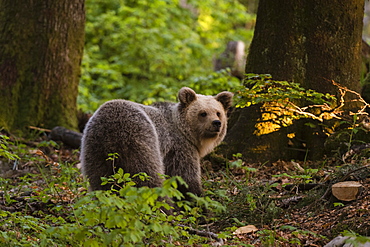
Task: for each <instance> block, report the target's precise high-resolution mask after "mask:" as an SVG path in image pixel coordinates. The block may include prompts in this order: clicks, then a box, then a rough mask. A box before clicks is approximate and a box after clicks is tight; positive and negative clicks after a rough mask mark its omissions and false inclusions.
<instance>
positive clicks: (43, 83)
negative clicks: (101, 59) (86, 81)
mask: <svg viewBox="0 0 370 247" xmlns="http://www.w3.org/2000/svg"><path fill="white" fill-rule="evenodd" d="M84 23H85V12H84V0H61V1H54V0H45V1H28V0H27V1H9V0H1V1H0V88H1V90H0V98H1V100H0V127H5V129H7V130H11V131H12V130H20V131H24V130H25V127H27V126H30V125H33V126H38V127H47V128H51V127H54V126H56V125H62V126H65V127H68V128H76V127H77V117H76V115H77V114H76V109H77V106H76V98H77V94H78V91H77V90H78V81H79V75H80V62H81V58H82V52H83V46H84Z"/></svg>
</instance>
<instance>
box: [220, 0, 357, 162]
mask: <svg viewBox="0 0 370 247" xmlns="http://www.w3.org/2000/svg"><path fill="white" fill-rule="evenodd" d="M363 6H364V1H363V0H354V1H341V0H333V1H325V0H311V1H304V0H288V1H281V0H280V1H277V0H273V1H269V0H260V2H259V7H258V12H257V22H256V27H255V31H254V38H253V41H252V43H251V46H250V50H249V54H248V58H247V64H246V73H257V74H271V75H272V77H273V79H274V80H285V81H294V82H298V83H300V84H301V85H302V86H304V87H305V88H310V89H314V90H316V91H318V92H321V93H331V94H334V95H338V94H339V91H338V89H337V87H336V86H334V85H333V84H332V82H331V81H332V80H333V81H335V82H337V83H339V84H341V85H343V86H345V87H347V88H349V89H351V90H354V91H357V92H359V91H360V83H359V80H360V63H361V57H360V52H361V32H362V18H363ZM264 107H266V105H259V106H252V107H249V108H244V109H238V110H237V111H236V114H235V115H234V116H233V117H232V119H231V122H230V128H229V133H228V135H227V137H226V139H225V141H226V143H227V144H228V145H229V148H228V150H227V152H228V154H232V153H236V152H239V153H242V154H243V156H244V157H245V158H246V159H249V160H250V161H259V162H265V161H268V160H269V161H275V160H277V159H302V158H305V157H310V158H318V157H321V156H322V155H323V142H324V140H325V136H320V135H318V134H317V133H316V132H315V130H310V129H308V127H306V125H304V123H305V122H307V121H308V120H301V121H300V122H301V123H302V124H295V125H294V126H295V127H293V128H292V127H289V128H281V129H280V130H279V131H276V132H271V133H269V134H262V135H260V136H256V135H252V134H253V133H257V132H258V133H264V131H261V130H258V128H264V127H266V124H265V126H264V123H260V124H256V123H257V122H258V121H260V120H261V119H262V113H261V109H262V108H264ZM346 107H347V109H353V108H355V107H357V106H356V105H354V104H352V105H351V104H348V105H347V106H346ZM265 133H266V132H265ZM292 133H293V134H294V135H295V140H297V141H299V143H300V144H301V146H297V145H295V146H294V145H293V146H291V147H289V145H288V143H289V142H290V144H291V142H292V140H290V141H289V138H288V137H287V134H292ZM306 154H308V156H306Z"/></svg>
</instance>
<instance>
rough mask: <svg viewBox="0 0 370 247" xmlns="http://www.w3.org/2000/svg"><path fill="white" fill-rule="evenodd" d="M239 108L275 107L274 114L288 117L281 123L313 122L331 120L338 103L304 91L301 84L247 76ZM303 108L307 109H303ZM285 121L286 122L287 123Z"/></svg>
mask: <svg viewBox="0 0 370 247" xmlns="http://www.w3.org/2000/svg"><path fill="white" fill-rule="evenodd" d="M237 98H238V102H237V107H248V106H250V105H254V104H261V103H268V102H269V103H272V102H273V104H272V105H269V106H270V109H269V110H271V111H273V112H275V114H277V115H278V113H277V112H283V113H285V115H284V116H282V117H281V119H282V120H283V121H285V122H290V121H291V120H289V119H298V118H312V119H317V120H320V121H322V120H323V119H325V118H332V117H333V115H332V114H333V112H332V111H331V109H332V108H334V107H335V105H336V101H337V99H336V98H335V97H334V96H333V95H330V94H328V93H326V94H324V93H319V92H316V91H315V90H312V89H305V88H303V87H302V86H301V85H300V84H299V83H295V82H288V81H276V80H273V79H272V77H271V75H268V74H262V75H257V74H246V78H245V80H244V86H243V87H241V88H240V89H239V90H238V94H237ZM301 105H304V106H301ZM284 118H285V120H284Z"/></svg>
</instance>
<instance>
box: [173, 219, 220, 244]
mask: <svg viewBox="0 0 370 247" xmlns="http://www.w3.org/2000/svg"><path fill="white" fill-rule="evenodd" d="M178 226H180V227H183V228H185V229H186V230H187V231H188V232H189V233H190V234H196V235H198V236H201V237H207V238H211V239H214V240H216V241H217V243H218V244H219V245H218V246H221V245H223V244H224V240H223V239H222V238H219V237H218V235H217V234H216V233H213V232H208V231H201V230H197V229H194V228H192V227H189V226H185V225H181V224H179V225H178Z"/></svg>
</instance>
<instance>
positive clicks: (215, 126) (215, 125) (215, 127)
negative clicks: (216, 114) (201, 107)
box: [212, 120, 221, 132]
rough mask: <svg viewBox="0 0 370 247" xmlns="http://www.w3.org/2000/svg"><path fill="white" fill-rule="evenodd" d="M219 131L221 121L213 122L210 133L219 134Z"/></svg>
mask: <svg viewBox="0 0 370 247" xmlns="http://www.w3.org/2000/svg"><path fill="white" fill-rule="evenodd" d="M220 129H221V121H220V120H214V121H213V122H212V131H214V132H220Z"/></svg>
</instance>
